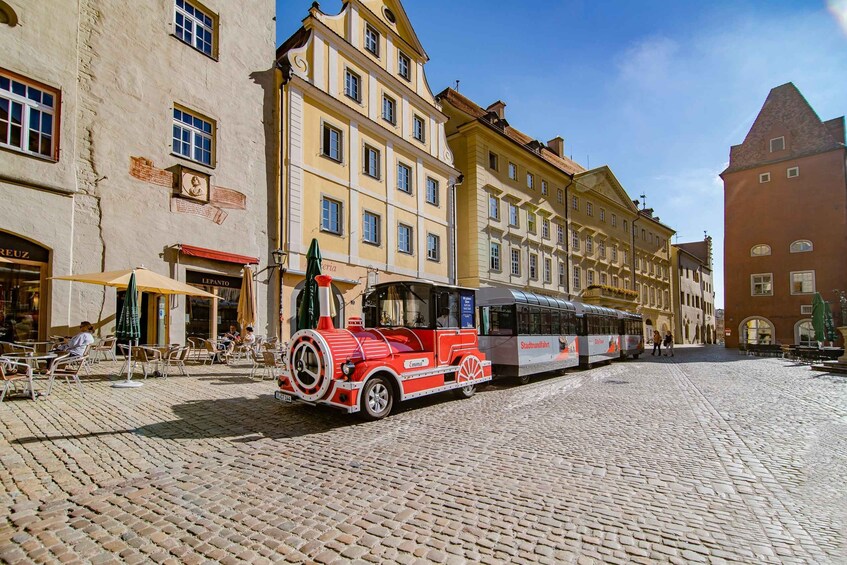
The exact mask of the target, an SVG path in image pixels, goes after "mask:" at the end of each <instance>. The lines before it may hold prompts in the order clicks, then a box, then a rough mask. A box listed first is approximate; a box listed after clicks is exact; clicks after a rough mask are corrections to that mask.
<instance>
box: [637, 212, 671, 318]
mask: <svg viewBox="0 0 847 565" xmlns="http://www.w3.org/2000/svg"><path fill="white" fill-rule="evenodd" d="M674 233H676V232H675V231H674V230H673V229H672V228H670V227H668V226H667V225H665V224H663V223H662V222H661V221H660V220H659V217H658V216H654V215H653V209H652V208H642V209H640V210H639V211H638V217H637V218H636V219H635V220H633V227H632V241H633V249H634V250H635V253H634V255H635V257H634V263H633V279H634V288H635V292H636V293H637V294H638V297H639V298H638V305H639V307H640V313H641V315H642V316H643V317H644V325H645V328H646V329H647V331H648V332H652V331H653V330H658V331H659V332H661V333H662V335H664V334H665V332H667V331H668V330H671V332H673V328H674V327H675V323H674V320H675V315H674V300H673V298H672V297H673V296H674V293H675V292H676V290H675V289H676V283H675V281H674V278H675V277H673V276H672V274H673V273H672V269H671V243H670V239H671V237H673V234H674Z"/></svg>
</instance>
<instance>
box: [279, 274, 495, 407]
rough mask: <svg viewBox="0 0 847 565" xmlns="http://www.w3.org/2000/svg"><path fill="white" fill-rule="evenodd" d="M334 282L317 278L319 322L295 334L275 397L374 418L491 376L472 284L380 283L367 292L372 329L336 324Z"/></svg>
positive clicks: (468, 392)
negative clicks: (332, 312) (332, 302)
mask: <svg viewBox="0 0 847 565" xmlns="http://www.w3.org/2000/svg"><path fill="white" fill-rule="evenodd" d="M331 280H332V278H331V277H329V276H327V275H320V276H318V277H316V281H317V283H318V294H319V301H320V319H319V322H318V327H317V328H316V329H314V330H310V329H307V330H300V331H298V332H297V333H295V334H294V335H293V336H292V337H291V341H290V342H289V345H288V348H287V350H286V352H285V357H286V359H285V361H286V362H285V365H286V369H285V370H284V371H283V372H282V375H281V376H280V378H279V382H278V384H279V390H277V391H276V393H275V396H276V398H277V399H278V400H282V401H284V402H294V401H299V402H305V403H308V404H320V405H327V406H331V407H334V408H338V409H341V410H344V411H346V412H348V413H353V412H359V413H360V414H361V415H362V416H364V417H365V418H367V419H374V420H376V419H380V418H383V417H385V416H387V415H389V414H390V413H391V411H392V409H393V408H394V407H395V406H396V404H397V403H398V402H401V401H404V400H408V399H411V398H417V397H420V396H425V395H429V394H435V393H439V392H444V391H448V390H452V391H454V393H455V394H456V395H457V396H459V397H460V398H468V397H470V396H472V395H473V394H474V392H475V390H476V386H477V385H479V384H480V383H484V382H487V381H490V380H491V362H490V361H488V360H487V359H486V358H485V355H484V354H483V353H482V352H480V350H479V343H478V338H477V329H476V311H475V291H474V290H473V289H467V288H460V287H454V286H445V285H435V284H432V283H427V282H420V281H408V282H406V281H400V282H390V283H383V284H379V285H376V287H375V288H374V291H373V293H372V294H371V295H370V297H369V300H370V301H371V303H372V307H371V308H369V315H367V316H366V317H367V318H368V320H367V321H368V327H367V328H366V327H365V324H364V322H363V321H362V319H361V318H351V319H350V320H349V321H348V325H347V327H346V328H338V329H337V328H335V327H334V326H333V323H332V318H331V317H330V311H329V308H330V306H329V304H330V295H329V292H330V290H329V289H330V282H331Z"/></svg>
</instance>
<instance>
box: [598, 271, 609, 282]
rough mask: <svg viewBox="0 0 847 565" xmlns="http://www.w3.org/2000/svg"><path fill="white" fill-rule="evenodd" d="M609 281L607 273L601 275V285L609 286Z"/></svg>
mask: <svg viewBox="0 0 847 565" xmlns="http://www.w3.org/2000/svg"><path fill="white" fill-rule="evenodd" d="M608 280H609V279H608V275H606V273H600V284H608Z"/></svg>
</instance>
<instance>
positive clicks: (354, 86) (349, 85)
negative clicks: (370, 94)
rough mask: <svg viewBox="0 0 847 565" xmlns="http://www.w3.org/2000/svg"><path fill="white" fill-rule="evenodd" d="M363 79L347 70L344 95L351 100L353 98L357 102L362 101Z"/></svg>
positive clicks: (345, 72)
mask: <svg viewBox="0 0 847 565" xmlns="http://www.w3.org/2000/svg"><path fill="white" fill-rule="evenodd" d="M361 85H362V79H361V77H360V76H359V75H357V74H356V73H354V72H353V71H351V70H350V69H345V71H344V94H346V95H347V96H348V97H349V98H352V99H353V100H355V101H356V102H361V101H362V89H361Z"/></svg>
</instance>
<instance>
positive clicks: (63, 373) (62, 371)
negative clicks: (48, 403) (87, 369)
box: [47, 355, 87, 396]
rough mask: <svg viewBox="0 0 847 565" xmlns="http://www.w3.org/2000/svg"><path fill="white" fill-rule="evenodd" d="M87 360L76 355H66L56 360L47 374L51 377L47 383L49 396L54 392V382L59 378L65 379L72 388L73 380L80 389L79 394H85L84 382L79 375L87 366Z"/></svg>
mask: <svg viewBox="0 0 847 565" xmlns="http://www.w3.org/2000/svg"><path fill="white" fill-rule="evenodd" d="M86 360H87V358H86V357H85V356H76V355H64V356H62V357H58V358H56V359H54V360H53V364H52V365H51V366H50V370H49V371H48V372H47V375H48V377H49V381H48V383H47V396H50V392H52V390H53V382H54V381H55V380H56V377H57V376H58V377H64V379H65V382H66V383H67V384H68V386H70V384H71V379H73V380H74V382H75V383H76V386H77V388H78V389H79V393H80V394H81V395H83V394H85V393H84V392H83V390H82V381H80V380H79V373H80V371H82V369H83V367H84V366H85V364H86Z"/></svg>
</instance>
